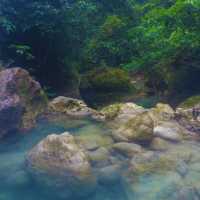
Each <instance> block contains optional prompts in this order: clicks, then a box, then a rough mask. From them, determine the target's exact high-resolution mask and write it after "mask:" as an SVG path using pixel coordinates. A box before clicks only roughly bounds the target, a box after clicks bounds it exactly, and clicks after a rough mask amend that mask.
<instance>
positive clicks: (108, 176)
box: [98, 165, 121, 184]
mask: <svg viewBox="0 0 200 200" xmlns="http://www.w3.org/2000/svg"><path fill="white" fill-rule="evenodd" d="M120 176H121V167H120V166H119V165H109V166H106V167H103V168H101V169H100V170H99V171H98V181H99V183H101V184H114V183H117V182H118V181H119V179H120Z"/></svg>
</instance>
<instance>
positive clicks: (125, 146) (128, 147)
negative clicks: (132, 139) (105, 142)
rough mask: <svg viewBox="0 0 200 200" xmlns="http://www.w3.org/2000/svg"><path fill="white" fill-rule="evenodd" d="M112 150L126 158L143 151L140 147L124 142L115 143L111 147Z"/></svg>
mask: <svg viewBox="0 0 200 200" xmlns="http://www.w3.org/2000/svg"><path fill="white" fill-rule="evenodd" d="M112 149H113V150H114V151H116V152H118V153H120V154H122V155H124V156H127V157H133V156H134V155H135V154H138V153H141V152H142V151H143V150H142V147H141V146H140V145H138V144H134V143H126V142H120V143H116V144H114V145H113V146H112Z"/></svg>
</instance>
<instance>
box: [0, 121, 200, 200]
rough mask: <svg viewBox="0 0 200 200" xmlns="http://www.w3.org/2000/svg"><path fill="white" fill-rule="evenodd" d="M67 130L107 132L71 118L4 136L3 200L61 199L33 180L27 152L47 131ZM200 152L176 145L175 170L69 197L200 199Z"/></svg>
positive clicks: (199, 147)
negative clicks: (25, 163) (86, 194)
mask: <svg viewBox="0 0 200 200" xmlns="http://www.w3.org/2000/svg"><path fill="white" fill-rule="evenodd" d="M66 130H67V131H69V132H70V133H72V134H76V135H82V134H88V132H89V131H92V132H95V133H99V134H104V135H105V134H107V130H106V129H105V127H102V125H100V124H95V123H94V122H91V121H89V120H71V121H68V122H67V123H66V124H62V125H61V124H59V125H58V124H57V125H56V124H48V123H40V124H39V125H38V127H37V128H35V129H34V130H32V131H31V132H29V133H27V134H24V135H21V134H13V135H10V136H9V137H7V138H5V139H4V140H2V141H1V142H0V180H1V181H0V200H36V199H37V200H46V199H48V200H60V199H59V198H58V197H56V194H55V196H52V194H51V195H50V196H48V195H47V194H46V193H45V192H44V191H43V190H41V188H40V187H39V186H38V185H37V184H36V183H34V181H33V180H31V179H30V177H29V175H28V174H27V173H26V171H25V166H24V160H25V156H26V153H27V152H28V151H29V150H30V149H31V148H32V147H33V146H34V145H35V144H37V143H38V142H39V141H40V140H41V139H43V138H44V137H46V136H47V135H48V134H51V133H58V134H59V133H62V132H64V131H66ZM199 152H200V144H199V143H197V142H187V143H186V144H181V145H177V146H176V147H175V148H174V150H171V151H170V152H169V153H168V156H169V157H170V156H171V157H173V156H175V158H180V159H179V160H177V167H176V168H175V169H173V170H172V169H170V170H164V171H162V170H161V171H162V172H160V171H159V170H158V171H156V170H153V171H151V172H149V173H147V172H145V173H143V174H141V175H140V176H137V179H134V180H133V182H129V180H125V181H124V180H123V181H119V182H117V183H116V184H110V185H101V184H99V186H98V188H97V190H96V191H95V192H94V193H93V194H91V195H90V196H89V197H87V198H79V199H77V198H73V199H72V198H70V199H69V200H114V199H116V200H198V199H200V155H199ZM187 153H188V155H185V154H187ZM182 154H183V156H182ZM187 157H189V158H190V160H189V161H188V160H186V158H187ZM178 162H180V166H179V165H178ZM128 176H129V175H128ZM177 191H179V192H177ZM179 193H180V194H179Z"/></svg>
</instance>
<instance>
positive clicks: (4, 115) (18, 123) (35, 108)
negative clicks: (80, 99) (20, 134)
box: [0, 68, 47, 137]
mask: <svg viewBox="0 0 200 200" xmlns="http://www.w3.org/2000/svg"><path fill="white" fill-rule="evenodd" d="M0 85H1V87H0V137H2V136H4V135H5V134H7V133H9V132H10V131H12V130H16V129H29V128H31V127H32V126H33V125H34V123H35V119H36V117H37V116H38V115H39V114H40V113H41V112H42V111H43V110H44V107H45V105H46V103H47V98H46V96H45V94H44V92H43V91H42V89H41V86H40V84H39V83H38V82H37V81H35V80H34V79H33V78H32V77H31V76H30V75H29V73H28V72H27V71H26V70H24V69H21V68H11V69H6V70H3V71H1V72H0Z"/></svg>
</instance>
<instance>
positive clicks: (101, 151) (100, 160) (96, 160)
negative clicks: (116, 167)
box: [87, 147, 110, 167]
mask: <svg viewBox="0 0 200 200" xmlns="http://www.w3.org/2000/svg"><path fill="white" fill-rule="evenodd" d="M87 154H88V157H89V160H90V162H91V163H92V165H94V166H98V167H99V166H104V165H106V164H108V162H109V156H110V153H109V151H108V150H107V149H106V148H105V147H100V148H98V149H97V150H95V151H88V152H87Z"/></svg>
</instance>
